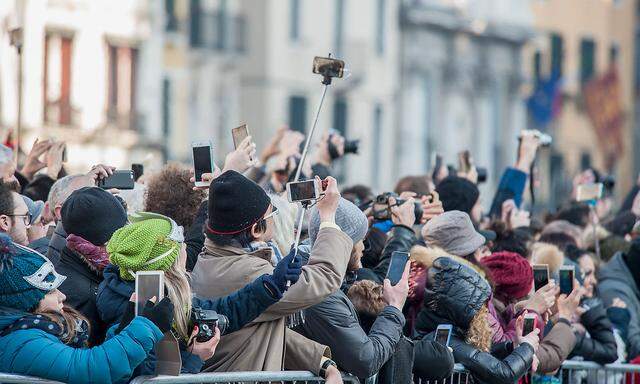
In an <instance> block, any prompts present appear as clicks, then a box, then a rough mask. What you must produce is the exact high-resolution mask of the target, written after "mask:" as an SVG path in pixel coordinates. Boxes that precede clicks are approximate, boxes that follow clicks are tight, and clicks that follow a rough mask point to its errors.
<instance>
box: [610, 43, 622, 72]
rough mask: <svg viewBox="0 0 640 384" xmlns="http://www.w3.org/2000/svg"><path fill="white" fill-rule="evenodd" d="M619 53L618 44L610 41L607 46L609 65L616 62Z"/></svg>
mask: <svg viewBox="0 0 640 384" xmlns="http://www.w3.org/2000/svg"><path fill="white" fill-rule="evenodd" d="M619 54H620V46H619V45H618V43H611V46H610V47H609V65H610V66H613V65H615V64H617V63H618V55H619Z"/></svg>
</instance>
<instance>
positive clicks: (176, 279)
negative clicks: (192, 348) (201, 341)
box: [164, 261, 192, 341]
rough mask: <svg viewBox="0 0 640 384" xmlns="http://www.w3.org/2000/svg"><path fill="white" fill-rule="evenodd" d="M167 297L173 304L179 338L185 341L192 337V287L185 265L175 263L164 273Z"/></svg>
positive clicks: (174, 321)
mask: <svg viewBox="0 0 640 384" xmlns="http://www.w3.org/2000/svg"><path fill="white" fill-rule="evenodd" d="M164 283H165V287H166V288H167V296H168V297H169V299H171V302H172V303H173V327H174V329H175V330H176V332H177V333H178V336H180V338H182V339H183V340H185V341H188V340H189V338H190V337H191V335H190V332H189V322H190V321H191V309H192V308H191V305H192V304H191V298H192V294H191V286H190V285H189V275H188V273H187V270H186V268H185V266H184V265H182V264H181V263H179V262H177V261H176V262H175V263H173V265H172V266H171V268H169V269H167V270H166V271H165V273H164Z"/></svg>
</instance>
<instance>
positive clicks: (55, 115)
mask: <svg viewBox="0 0 640 384" xmlns="http://www.w3.org/2000/svg"><path fill="white" fill-rule="evenodd" d="M72 54H73V37H72V36H71V35H69V34H63V33H56V32H47V33H46V34H45V39H44V92H43V94H44V103H43V104H44V121H45V122H47V123H57V124H61V125H71V124H72V123H73V121H72V120H73V119H72V118H73V116H72V108H71V80H72V73H71V59H72Z"/></svg>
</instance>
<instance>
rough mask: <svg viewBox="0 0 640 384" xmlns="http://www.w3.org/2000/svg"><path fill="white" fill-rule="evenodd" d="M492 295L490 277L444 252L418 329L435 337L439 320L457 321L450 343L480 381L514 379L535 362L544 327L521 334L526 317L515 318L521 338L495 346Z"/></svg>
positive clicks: (456, 356)
mask: <svg viewBox="0 0 640 384" xmlns="http://www.w3.org/2000/svg"><path fill="white" fill-rule="evenodd" d="M490 297H491V287H490V286H489V283H488V282H487V281H486V280H485V279H483V278H482V277H481V276H480V275H479V274H478V273H477V272H476V271H474V270H473V269H472V268H470V267H468V266H466V265H463V264H460V263H458V262H457V261H455V260H453V259H450V258H447V257H440V258H438V259H436V260H435V261H434V262H433V266H432V267H431V268H429V272H428V277H427V286H426V289H425V294H424V308H423V309H422V311H421V312H420V314H419V315H418V318H417V323H416V330H417V331H418V332H419V334H420V336H421V338H427V339H433V338H434V335H435V331H436V330H437V328H438V326H439V325H440V324H451V325H453V327H452V328H453V333H452V335H451V340H450V344H449V345H450V347H451V349H452V350H453V357H454V359H455V362H456V363H460V364H462V365H464V366H465V368H467V369H468V370H469V372H470V374H471V375H472V376H473V378H474V379H475V380H477V381H479V382H481V383H499V384H501V383H504V384H507V383H514V382H516V381H517V380H518V379H520V378H521V377H523V376H524V375H525V374H526V373H527V372H528V371H529V369H531V368H532V365H533V364H534V354H535V353H536V350H537V349H538V344H539V339H538V333H539V330H538V329H535V330H534V331H533V332H531V333H529V334H528V335H522V328H523V318H522V317H521V318H519V319H518V321H517V323H516V334H517V339H516V341H514V342H508V343H502V344H498V345H493V346H492V343H491V336H492V331H491V328H490V326H489V321H488V316H489V310H488V308H487V303H488V300H489V298H490ZM533 369H534V370H535V367H533ZM453 381H454V382H455V380H453Z"/></svg>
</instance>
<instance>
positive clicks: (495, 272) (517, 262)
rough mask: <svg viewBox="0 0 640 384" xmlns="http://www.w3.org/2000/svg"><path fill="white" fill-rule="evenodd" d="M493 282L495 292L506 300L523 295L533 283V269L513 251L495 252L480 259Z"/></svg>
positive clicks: (515, 298)
mask: <svg viewBox="0 0 640 384" xmlns="http://www.w3.org/2000/svg"><path fill="white" fill-rule="evenodd" d="M480 263H481V264H482V265H484V266H485V267H486V268H487V270H488V272H489V276H490V277H491V280H492V281H493V283H494V284H495V294H496V296H498V297H502V298H505V299H507V300H517V299H521V298H523V297H525V296H526V295H527V294H528V293H529V292H530V291H531V286H532V285H533V270H532V269H531V265H529V262H528V261H527V259H525V258H524V257H522V256H520V255H519V254H517V253H513V252H496V253H493V254H492V255H491V256H487V257H485V258H484V259H482V260H481V261H480Z"/></svg>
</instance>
